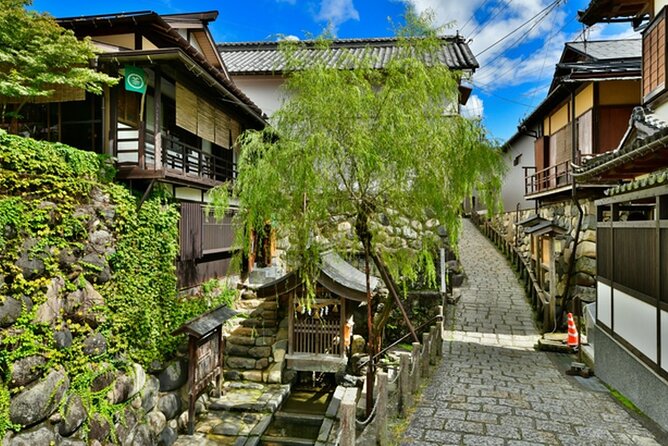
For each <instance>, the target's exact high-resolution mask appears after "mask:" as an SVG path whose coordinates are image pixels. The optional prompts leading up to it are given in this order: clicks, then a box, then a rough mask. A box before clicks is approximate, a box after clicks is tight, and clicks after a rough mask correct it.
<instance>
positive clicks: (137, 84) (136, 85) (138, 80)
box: [125, 65, 146, 94]
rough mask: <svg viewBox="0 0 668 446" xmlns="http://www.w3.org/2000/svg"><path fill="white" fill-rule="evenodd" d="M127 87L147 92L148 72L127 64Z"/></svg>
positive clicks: (138, 91)
mask: <svg viewBox="0 0 668 446" xmlns="http://www.w3.org/2000/svg"><path fill="white" fill-rule="evenodd" d="M125 89H126V90H127V91H134V92H137V93H141V94H144V93H146V73H145V72H144V70H143V69H142V68H139V67H135V66H132V65H126V66H125Z"/></svg>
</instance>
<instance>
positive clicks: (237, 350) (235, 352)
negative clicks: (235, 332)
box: [225, 344, 250, 356]
mask: <svg viewBox="0 0 668 446" xmlns="http://www.w3.org/2000/svg"><path fill="white" fill-rule="evenodd" d="M249 349H250V347H248V346H244V345H239V344H227V345H226V346H225V354H226V355H230V356H246V355H247V354H248V350H249Z"/></svg>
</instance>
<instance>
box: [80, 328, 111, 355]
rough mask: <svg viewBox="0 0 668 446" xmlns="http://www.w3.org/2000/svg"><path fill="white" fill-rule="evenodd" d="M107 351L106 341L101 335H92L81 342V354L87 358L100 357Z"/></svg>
mask: <svg viewBox="0 0 668 446" xmlns="http://www.w3.org/2000/svg"><path fill="white" fill-rule="evenodd" d="M106 351H107V340H106V339H104V336H103V335H102V334H101V333H93V334H91V335H90V336H88V337H87V338H86V339H84V341H83V352H84V353H85V354H86V355H88V356H97V355H101V354H103V353H104V352H106Z"/></svg>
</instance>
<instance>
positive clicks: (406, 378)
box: [399, 352, 413, 417]
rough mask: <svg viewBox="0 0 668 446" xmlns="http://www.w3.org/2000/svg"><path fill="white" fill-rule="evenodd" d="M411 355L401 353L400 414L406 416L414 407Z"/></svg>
mask: <svg viewBox="0 0 668 446" xmlns="http://www.w3.org/2000/svg"><path fill="white" fill-rule="evenodd" d="M410 373H411V355H410V353H408V352H401V353H399V414H400V415H401V416H402V417H405V416H406V411H407V410H408V408H409V407H411V406H412V405H413V388H412V386H411V382H410V378H411V376H410Z"/></svg>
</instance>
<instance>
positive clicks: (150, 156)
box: [116, 128, 237, 187]
mask: <svg viewBox="0 0 668 446" xmlns="http://www.w3.org/2000/svg"><path fill="white" fill-rule="evenodd" d="M158 137H159V138H160V144H157V142H158V141H157V138H158ZM116 158H117V162H118V169H119V171H118V178H120V179H127V180H132V179H164V180H167V181H169V182H174V183H176V184H185V185H195V186H207V187H213V186H215V185H217V184H220V183H222V182H224V181H232V180H234V179H235V178H236V175H237V171H236V164H235V163H234V162H232V161H230V160H227V159H225V158H223V157H221V156H218V155H214V154H212V153H209V152H205V151H203V150H201V149H199V148H197V147H194V146H192V145H189V144H187V143H185V142H183V141H180V140H178V139H177V138H175V137H173V136H171V135H168V134H167V133H164V132H163V133H160V134H159V135H155V134H154V133H153V132H151V131H150V130H146V129H139V130H135V129H130V128H128V129H120V128H119V131H118V143H117V149H116Z"/></svg>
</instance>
